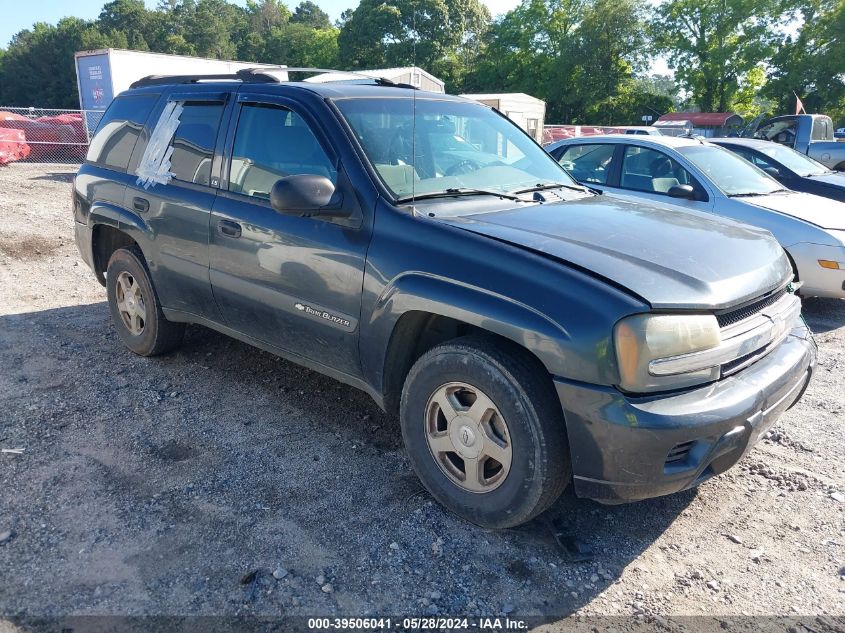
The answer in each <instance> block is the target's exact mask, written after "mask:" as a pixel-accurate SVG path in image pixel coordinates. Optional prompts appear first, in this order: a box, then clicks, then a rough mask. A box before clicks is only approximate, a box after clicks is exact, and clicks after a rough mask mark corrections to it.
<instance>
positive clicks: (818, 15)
mask: <svg viewBox="0 0 845 633" xmlns="http://www.w3.org/2000/svg"><path fill="white" fill-rule="evenodd" d="M800 13H801V18H802V26H801V29H800V31H799V32H798V34H797V35H796V36H794V37H790V38H787V40H786V41H785V42H784V43H783V44H782V45H781V46H780V47H779V49H778V51H777V53H775V55H774V56H773V57H772V60H771V64H770V69H769V81H768V82H767V83H766V85H765V87H764V88H763V93H764V95H765V96H766V97H768V98H770V99H771V100H773V101H774V104H775V105H774V111H775V112H778V113H781V114H785V113H790V114H791V113H792V112H794V111H795V110H794V108H795V95H796V94H797V95H798V96H799V97H801V100H802V101H803V102H804V106H805V107H806V109H807V112H823V113H826V114H829V115H830V116H831V117H833V118H834V120H836V119H840V118H843V117H845V62H843V60H845V0H805V1H804V2H803V3H802V6H801V7H800ZM843 123H845V122H843ZM841 124H842V123H841Z"/></svg>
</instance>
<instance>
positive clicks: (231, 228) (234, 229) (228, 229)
mask: <svg viewBox="0 0 845 633" xmlns="http://www.w3.org/2000/svg"><path fill="white" fill-rule="evenodd" d="M217 230H218V231H220V234H221V235H225V236H226V237H240V236H241V225H240V224H238V223H237V222H232V221H231V220H220V221H219V222H218V223H217Z"/></svg>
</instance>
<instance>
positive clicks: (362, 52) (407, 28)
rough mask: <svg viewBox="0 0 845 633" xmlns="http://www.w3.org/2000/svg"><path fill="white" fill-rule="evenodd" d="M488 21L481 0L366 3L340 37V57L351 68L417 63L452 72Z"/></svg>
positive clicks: (369, 0)
mask: <svg viewBox="0 0 845 633" xmlns="http://www.w3.org/2000/svg"><path fill="white" fill-rule="evenodd" d="M489 20H490V12H489V11H488V10H487V8H486V7H485V6H484V5H482V4H481V3H480V2H479V1H478V0H393V1H392V2H391V3H390V4H388V3H386V2H384V0H362V2H361V4H359V5H358V7H357V8H356V9H355V10H354V11H353V12H352V14H351V16H350V17H349V18H348V19H346V20H345V22H344V23H343V27H342V29H341V32H340V39H339V46H340V56H341V59H343V60H344V64H345V65H347V66H349V67H351V68H378V67H383V66H407V65H411V64H416V65H417V66H421V67H423V68H426V69H429V70H433V71H434V70H435V69H436V68H438V65H440V66H439V68H441V69H444V70H448V69H449V68H451V67H452V64H451V63H450V62H449V59H450V58H451V59H458V58H460V57H461V56H462V55H464V54H465V53H466V48H465V47H466V46H467V45H469V46H473V45H474V44H475V41H476V38H477V36H478V34H480V33H482V32H483V31H484V30H485V29H486V26H487V23H488V22H489Z"/></svg>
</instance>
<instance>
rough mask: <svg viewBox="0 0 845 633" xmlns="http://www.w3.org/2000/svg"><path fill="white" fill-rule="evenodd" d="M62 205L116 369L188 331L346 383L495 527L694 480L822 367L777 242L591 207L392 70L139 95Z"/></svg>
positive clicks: (273, 77)
mask: <svg viewBox="0 0 845 633" xmlns="http://www.w3.org/2000/svg"><path fill="white" fill-rule="evenodd" d="M293 70H294V69H290V68H287V69H284V72H285V73H286V76H288V75H289V74H290V73H292V72H293ZM73 215H74V220H75V222H74V225H75V232H76V242H77V245H78V248H79V251H80V253H81V255H82V257H83V259H84V260H85V262H86V263H87V264H88V265H89V266H90V267H91V268H92V270H93V272H94V275H95V276H96V278H97V279H98V280H99V281H100V283H102V284H103V285H105V286H106V290H107V296H108V306H109V311H110V313H111V318H112V322H113V325H114V328H115V331H116V333H117V335H118V337H119V339H120V340H121V341H122V342H123V344H124V345H125V346H126V347H128V348H129V349H130V350H131V351H132V352H134V353H136V354H139V355H141V356H150V357H151V356H156V355H158V354H163V353H165V352H168V351H171V350H174V349H176V348H177V347H178V346H179V344H180V342H181V340H182V334H183V331H184V328H185V324H186V323H192V324H198V325H202V326H205V327H209V328H212V329H214V330H217V331H220V332H223V333H225V334H228V335H229V336H232V337H235V338H237V339H240V340H242V341H245V342H247V343H249V344H251V345H254V346H256V347H259V348H262V349H264V350H267V351H269V352H271V353H273V354H277V355H279V356H282V357H284V358H287V359H290V360H291V361H293V362H296V363H299V364H300V365H303V366H305V367H309V368H311V369H313V370H316V371H319V372H322V373H324V374H327V375H329V376H332V377H334V378H336V379H338V380H340V381H343V382H345V383H347V384H349V385H352V386H354V387H357V388H359V389H362V390H364V391H365V392H367V393H368V394H370V396H372V398H373V399H374V400H375V402H376V403H377V404H378V405H379V406H381V407H383V408H384V409H385V410H386V411H388V412H390V413H391V414H394V415H396V416H397V417H398V421H399V424H398V428H397V433H398V432H399V431H400V430H401V434H402V437H403V439H404V442H405V447H406V449H407V452H408V456H409V458H410V462H411V465H412V466H413V468H414V470H415V471H416V473H417V475H418V476H419V478H420V480H421V481H422V482H423V484H424V485H425V486H426V488H427V489H428V490H429V491H430V492H431V494H432V495H433V496H434V498H436V499H437V500H438V501H440V502H441V503H442V504H443V505H444V506H446V507H447V508H449V509H451V510H452V511H453V512H455V513H456V514H458V515H459V516H462V517H465V518H466V519H468V520H469V521H472V522H474V523H477V524H479V525H483V526H487V527H499V528H501V527H509V526H514V525H518V524H520V523H523V522H525V521H527V520H529V519H531V518H532V517H534V516H536V515H537V514H538V513H540V512H542V511H543V510H544V509H546V508H548V507H549V506H550V505H551V504H552V503H553V502H554V501H555V499H557V498H558V497H559V496H560V494H561V492H562V491H563V490H564V489H565V488H566V487H567V486H569V485H573V486H574V489H575V492H576V493H577V494H578V495H579V496H582V497H589V498H593V499H598V500H600V501H604V502H607V503H619V502H622V501H631V500H637V499H643V498H646V497H653V496H656V495H662V494H669V493H673V492H677V491H679V490H683V489H686V488H689V487H692V486H696V485H698V484H699V483H700V482H702V481H705V480H707V479H708V478H710V477H713V476H714V475H717V474H719V473H722V472H724V471H725V470H727V469H728V468H730V467H731V466H732V465H733V464H735V463H736V462H737V461H738V460H739V459H740V458H741V457H742V456H743V455H745V454H746V452H747V451H748V450H750V449H751V447H752V446H753V445H754V444H755V442H756V441H757V440H758V439H759V438H760V436H761V435H762V434H763V433H764V432H765V431H766V430H767V429H768V428H769V427H770V426H771V425H772V424H773V423H774V422H775V420H777V419H778V417H779V416H780V415H781V414H782V413H783V412H784V411H785V410H786V409H788V408H789V407H790V406H792V405H793V404H794V403H795V402H796V401H797V400H798V399H799V398H800V397H801V395H802V394H803V392H804V389H805V388H806V386H807V384H808V383H809V381H810V378H811V375H812V373H813V368H814V366H815V358H816V349H815V345H814V343H813V340H812V336H811V335H810V333H809V331H808V329H807V327H806V326H805V325H804V323H803V322H802V320H801V318H800V310H801V301H800V299H799V297H798V296H797V295H796V294H795V293H794V287H793V285H792V278H793V273H792V267H791V265H790V263H789V259H788V258H787V256H786V254H785V253H784V250H783V249H782V248H781V247H780V245H779V244H778V243H777V242H776V241H775V240H774V238H773V237H772V236H771V235H770V234H769V233H768V232H767V231H765V230H762V229H758V228H755V227H750V226H745V225H742V224H739V223H737V222H734V221H732V220H728V219H723V218H718V217H713V216H712V215H707V214H704V213H698V212H695V211H685V210H683V209H679V208H677V207H669V206H668V205H663V204H651V203H637V202H630V201H625V200H622V199H619V198H615V197H611V196H606V195H600V194H598V193H596V192H595V191H592V190H591V189H588V188H586V187H583V186H581V185H579V184H578V183H576V182H575V181H574V180H572V179H571V178H570V177H569V176H568V175H567V173H566V172H565V171H564V170H563V168H562V167H560V165H558V163H557V162H556V161H555V160H554V159H552V157H551V156H549V155H548V154H547V153H546V152H544V151H543V149H542V148H541V147H540V146H539V145H537V144H536V143H535V142H534V140H533V139H532V138H531V137H530V136H528V135H527V134H526V133H525V132H523V131H522V130H521V129H520V128H519V127H517V126H516V125H515V124H514V123H513V122H512V121H510V120H509V119H507V118H506V117H504V116H503V115H501V114H500V113H498V112H497V111H495V110H493V109H491V108H489V107H487V106H484V105H482V104H479V103H477V102H474V101H470V100H467V99H462V98H460V97H453V96H449V95H443V94H434V93H426V92H422V91H419V90H416V89H414V88H413V87H412V86H405V85H391V84H390V83H389V82H387V81H386V80H374V79H373V78H371V77H365V78H363V80H362V82H355V83H350V82H325V83H313V82H308V81H286V80H281V79H279V77H278V75H277V74H276V73H274V72H272V71H271V70H267V69H256V70H255V71H254V72H243V71H241V72H239V73H236V74H234V75H231V76H216V77H205V76H187V77H152V78H148V79H145V80H141V81H138V82H136V83H135V84H134V86H133V87H132V88H131V89H130V90H127V91H126V92H124V93H123V94H121V95H119V96H118V97H117V98H116V99H115V100H114V101H113V102H112V104H111V105H110V107H109V109H108V111H107V112H106V113H105V115H104V116H103V119H102V121H101V123H100V126H99V128H98V130H97V132H96V134H95V135H94V137H93V139H92V142H91V146H90V150H89V153H88V155H87V157H86V160H85V162H84V164H83V165H82V166H81V167H80V169H79V172H78V173H77V175H76V177H75V180H74V187H73ZM241 371H244V372H249V367H243V368H241ZM139 381H140V382H143V379H141V378H140V377H139ZM314 397H319V394H315V396H314ZM242 406H249V402H248V401H244V402H243V403H242ZM221 423H223V421H221ZM278 423H279V424H283V423H284V422H283V416H280V418H279V421H278ZM349 423H350V424H355V421H354V420H351V419H350V421H349ZM233 432H235V431H233ZM237 432H242V431H237ZM339 476H340V475H339ZM326 492H327V493H329V492H330V491H326Z"/></svg>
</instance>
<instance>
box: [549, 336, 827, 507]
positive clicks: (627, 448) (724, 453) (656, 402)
mask: <svg viewBox="0 0 845 633" xmlns="http://www.w3.org/2000/svg"><path fill="white" fill-rule="evenodd" d="M815 362H816V345H815V342H814V341H813V338H812V335H811V333H810V331H809V329H808V328H807V327H806V326H804V325H803V324H802V325H800V326H797V327H795V328H793V330H792V331H791V332H790V334H789V336H788V337H787V338H786V339H785V340H784V341H783V343H781V344H780V345H779V346H778V347H777V348H776V349H774V350H772V351H771V352H770V353H769V354H768V355H767V356H765V357H764V358H762V359H760V360H759V361H757V362H756V363H754V364H753V365H751V366H750V367H748V368H747V369H744V370H742V371H741V372H739V373H737V374H734V375H732V376H730V377H728V378H724V379H722V380H720V381H718V382H716V383H713V384H710V385H707V386H705V387H702V388H700V389H695V390H693V391H686V392H683V393H678V394H672V395H662V396H652V397H642V398H632V397H628V396H625V395H624V394H622V393H620V392H619V391H617V390H616V389H613V388H612V387H599V386H595V385H585V384H583V383H572V382H568V381H566V380H564V379H555V386H556V388H557V392H558V396H559V397H560V401H561V405H562V407H563V412H564V415H565V417H566V428H567V433H568V435H569V447H570V451H571V454H572V470H573V476H574V481H575V493H576V494H577V495H578V496H579V497H587V498H591V499H596V500H598V501H602V502H605V503H621V502H624V501H635V500H638V499H646V498H649V497H657V496H660V495H665V494H671V493H673V492H678V491H680V490H685V489H687V488H690V487H692V486H696V485H698V484H699V483H701V482H702V481H704V480H706V479H708V478H710V477H712V476H713V475H717V474H719V473H722V472H724V471H726V470H727V469H728V468H730V467H731V466H733V465H734V464H735V463H736V462H737V461H739V460H740V459H741V458H742V457H743V456H744V455H745V454H746V453H747V452H748V451H749V450H750V449H751V447H752V446H753V445H754V444H755V443H756V442H757V440H758V439H759V438H760V436H761V435H762V434H763V433H765V432H766V431H767V430H768V429H769V427H771V426H772V424H774V422H775V421H776V420H777V419H778V417H779V416H780V414H781V413H783V412H784V411H786V410H787V409H788V408H789V407H791V406H792V405H793V404H795V402H797V401H798V399H799V398H800V397H801V396H802V395H803V393H804V390H805V389H806V387H807V384H808V383H809V381H810V377H811V376H812V373H813V369H814V367H815Z"/></svg>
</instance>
